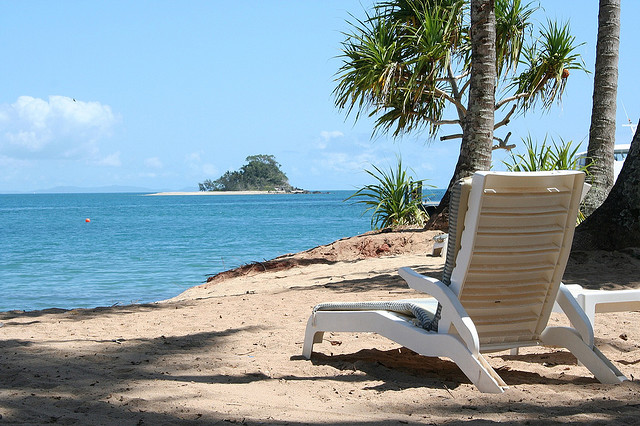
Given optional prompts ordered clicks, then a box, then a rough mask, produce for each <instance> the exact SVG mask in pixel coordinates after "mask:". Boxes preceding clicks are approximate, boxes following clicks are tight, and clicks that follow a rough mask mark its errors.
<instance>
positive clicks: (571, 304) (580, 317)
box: [556, 283, 594, 347]
mask: <svg viewBox="0 0 640 426" xmlns="http://www.w3.org/2000/svg"><path fill="white" fill-rule="evenodd" d="M556 302H557V303H558V305H559V306H560V309H562V312H564V314H565V315H566V316H567V318H569V321H571V325H573V328H575V329H576V331H577V332H578V333H579V334H580V337H581V338H582V341H584V343H586V344H587V345H589V347H593V339H594V336H593V326H592V325H591V321H590V320H589V317H588V316H587V314H586V313H585V312H584V310H583V309H582V308H581V307H580V304H579V303H578V301H577V300H576V298H575V297H574V296H573V294H572V293H571V291H570V290H569V288H567V286H565V285H564V284H563V283H560V289H559V291H558V296H557V297H556Z"/></svg>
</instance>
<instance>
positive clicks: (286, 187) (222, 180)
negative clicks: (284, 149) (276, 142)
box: [198, 154, 308, 194]
mask: <svg viewBox="0 0 640 426" xmlns="http://www.w3.org/2000/svg"><path fill="white" fill-rule="evenodd" d="M245 161H246V162H247V164H245V165H243V166H242V167H240V170H236V171H233V172H231V171H227V172H226V173H225V174H223V175H222V176H220V177H219V178H218V179H216V180H214V181H212V180H210V179H207V180H205V181H204V182H202V183H199V184H198V186H199V188H200V191H202V192H228V191H230V192H238V191H242V192H255V191H259V192H270V193H285V194H292V193H307V192H308V191H305V190H303V189H300V188H295V187H293V186H291V184H289V178H287V175H285V174H284V172H283V171H282V170H280V164H279V163H278V162H277V161H276V158H275V156H273V155H264V154H261V155H250V156H248V157H247V158H246V159H245Z"/></svg>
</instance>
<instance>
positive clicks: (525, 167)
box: [503, 136, 591, 223]
mask: <svg viewBox="0 0 640 426" xmlns="http://www.w3.org/2000/svg"><path fill="white" fill-rule="evenodd" d="M522 141H523V142H524V145H525V147H526V150H527V151H526V152H525V153H524V154H517V155H516V154H514V153H513V152H512V153H511V158H510V161H503V163H504V164H505V166H507V169H508V170H509V171H511V172H535V171H548V170H580V171H582V172H585V173H586V174H589V167H590V166H591V163H590V164H586V165H583V166H581V165H580V162H579V160H580V158H579V157H578V156H577V155H576V153H577V151H578V148H579V147H580V146H579V145H578V146H577V147H575V148H572V146H571V144H572V141H567V142H565V141H564V140H562V139H560V141H561V143H560V144H556V143H555V141H554V140H553V139H552V140H551V143H552V145H547V137H546V136H545V138H544V140H543V141H542V146H540V148H538V144H537V143H536V144H535V145H534V142H533V139H532V138H531V136H527V138H526V139H523V140H522ZM580 210H581V211H579V212H578V223H581V222H582V221H583V220H584V219H585V215H584V213H583V212H582V208H581V209H580Z"/></svg>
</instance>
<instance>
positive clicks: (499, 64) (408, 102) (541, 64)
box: [334, 0, 584, 209]
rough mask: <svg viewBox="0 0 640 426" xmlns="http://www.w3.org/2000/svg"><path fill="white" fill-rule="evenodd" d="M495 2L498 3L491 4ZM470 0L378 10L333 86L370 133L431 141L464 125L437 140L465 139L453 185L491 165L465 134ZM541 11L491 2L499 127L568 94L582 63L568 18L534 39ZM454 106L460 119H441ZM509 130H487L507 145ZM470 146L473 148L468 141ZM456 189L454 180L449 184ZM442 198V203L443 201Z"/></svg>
mask: <svg viewBox="0 0 640 426" xmlns="http://www.w3.org/2000/svg"><path fill="white" fill-rule="evenodd" d="M490 4H493V2H490ZM468 9H469V8H468V6H467V3H466V2H465V1H464V0H388V1H381V2H379V3H377V4H376V5H375V6H374V9H373V13H372V14H371V15H367V16H366V18H365V19H363V20H355V21H354V22H353V23H351V25H352V28H353V31H352V32H351V33H348V34H346V40H345V41H344V42H343V43H342V51H343V55H342V58H343V64H342V66H341V68H340V69H339V70H338V73H337V78H336V81H337V84H336V88H335V90H334V95H335V103H336V106H337V107H339V108H341V109H345V110H346V111H347V114H350V113H353V112H355V117H356V119H358V118H359V116H360V114H362V113H368V115H369V116H371V117H375V118H376V122H375V130H374V132H383V133H390V134H392V135H393V136H394V137H396V136H400V135H402V134H406V133H410V132H414V131H426V132H427V133H428V134H429V136H430V137H435V136H436V134H437V133H438V132H439V131H440V127H441V126H443V125H458V126H459V127H460V131H459V132H457V133H454V134H450V135H445V136H442V137H441V138H440V139H441V140H448V139H462V146H461V156H460V158H459V161H458V164H457V166H456V170H455V172H454V174H453V179H452V181H451V182H452V183H453V182H455V180H457V179H458V178H459V177H464V176H468V175H470V174H472V173H473V172H474V171H476V170H478V169H479V168H488V162H487V161H488V160H487V159H488V158H490V153H487V152H486V151H485V150H481V151H478V150H477V147H475V146H473V143H474V138H473V137H471V138H470V137H469V136H468V135H466V133H467V132H469V131H470V130H469V129H470V128H471V126H468V125H467V124H466V123H467V116H468V114H469V111H468V107H469V104H470V99H469V98H470V97H471V93H470V86H471V51H472V49H471V39H470V33H471V31H470V25H469V18H468V12H469V10H468ZM535 11H536V8H535V7H533V6H532V5H531V4H530V3H529V4H524V3H522V1H521V0H495V22H496V23H495V33H496V41H495V50H496V53H495V69H496V75H495V76H494V77H493V78H494V80H495V79H496V77H497V83H498V85H497V93H499V94H500V95H501V96H500V99H499V100H497V101H496V102H494V104H493V110H494V111H495V112H498V113H500V114H501V116H500V119H499V121H495V122H494V123H493V130H498V129H500V128H501V127H503V126H505V125H506V124H508V123H509V121H510V120H511V117H512V116H513V114H514V113H516V112H517V111H519V112H522V113H524V112H526V111H527V110H528V109H529V108H531V107H533V106H535V105H536V104H538V102H539V101H541V104H542V107H543V109H548V108H550V107H551V106H552V104H553V102H554V101H555V100H559V99H560V98H561V96H562V92H563V90H564V87H565V84H566V81H567V77H568V76H569V70H573V69H584V67H583V64H582V60H581V58H580V56H579V55H578V54H576V52H575V49H576V47H577V45H576V44H575V38H574V37H572V36H571V35H570V32H569V26H568V24H564V25H560V24H557V23H555V22H551V21H549V22H548V23H547V25H546V26H545V27H543V28H541V29H540V30H539V31H538V33H539V34H538V37H536V38H535V39H534V37H533V27H532V24H531V16H532V15H533V13H534V12H535ZM448 105H453V106H454V107H455V117H452V118H445V109H446V107H447V106H448ZM509 136H510V134H507V135H506V136H504V137H502V138H501V137H498V136H495V135H491V137H492V138H493V140H496V141H497V142H498V143H497V144H496V145H495V146H494V148H511V147H512V146H511V145H509V144H508V139H509ZM468 144H472V145H471V146H468ZM450 186H451V185H450ZM447 200H448V197H447V196H446V195H445V197H444V198H443V202H442V203H441V204H440V207H439V209H443V208H444V207H445V206H446V203H447Z"/></svg>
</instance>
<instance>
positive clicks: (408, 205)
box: [345, 159, 429, 229]
mask: <svg viewBox="0 0 640 426" xmlns="http://www.w3.org/2000/svg"><path fill="white" fill-rule="evenodd" d="M372 167H373V170H365V172H366V173H368V174H369V175H370V176H372V177H373V178H374V179H375V180H376V181H377V183H375V184H371V185H366V186H364V187H362V188H360V189H359V190H357V191H356V192H355V193H354V194H353V195H351V196H350V197H349V198H347V200H349V199H354V198H357V199H358V201H356V202H357V203H362V204H365V205H366V206H368V207H367V209H366V210H365V211H364V213H363V214H366V213H367V212H369V211H371V212H372V216H371V228H372V229H382V228H389V227H391V228H393V227H397V226H408V225H415V226H423V225H424V224H425V222H426V221H427V219H429V216H428V215H427V213H426V212H425V211H424V209H423V208H422V200H423V196H422V186H423V183H424V180H414V179H413V177H412V176H410V175H409V174H408V173H407V171H406V170H405V169H403V167H402V160H400V159H399V160H398V164H397V166H396V168H395V169H394V168H389V172H385V171H383V170H381V169H379V168H378V167H376V166H374V165H372ZM345 201H346V200H345Z"/></svg>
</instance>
